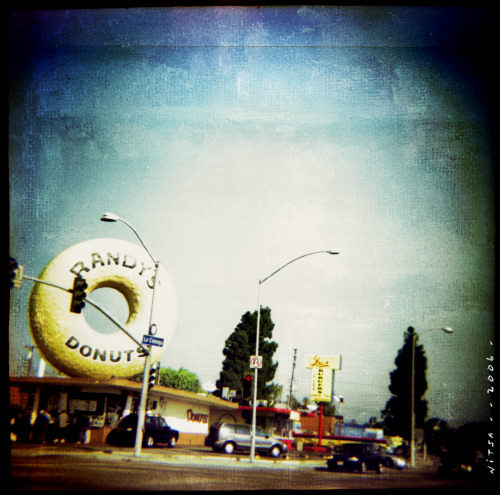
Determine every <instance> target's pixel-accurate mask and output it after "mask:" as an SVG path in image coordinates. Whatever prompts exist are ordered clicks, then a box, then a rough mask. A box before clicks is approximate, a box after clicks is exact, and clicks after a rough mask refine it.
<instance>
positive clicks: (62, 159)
mask: <svg viewBox="0 0 500 495" xmlns="http://www.w3.org/2000/svg"><path fill="white" fill-rule="evenodd" d="M488 14H489V12H488V11H487V10H483V9H473V8H467V9H466V8H456V9H451V8H437V7H345V8H339V7H293V6H290V7H276V8H271V7H266V8H260V9H257V8H254V7H248V8H241V7H221V8H171V9H123V10H120V9H117V10H113V9H111V10H106V9H103V10H88V11H81V10H74V11H62V10H61V11H46V12H31V13H30V12H23V13H18V14H14V15H13V16H12V17H11V23H10V29H11V31H10V55H11V58H10V95H9V96H10V98H9V100H10V134H9V138H10V142H9V143H10V207H11V209H10V228H11V236H10V252H11V255H13V256H15V257H16V258H17V259H18V260H19V261H20V262H21V263H23V264H24V265H25V267H26V268H25V270H26V273H28V274H30V275H32V276H36V275H37V274H38V273H39V272H40V271H41V270H42V269H43V267H44V266H45V265H46V264H47V263H48V262H49V261H50V260H51V259H52V258H54V257H55V256H56V255H57V254H58V253H59V252H61V251H62V250H63V249H65V248H67V247H69V246H71V245H73V244H76V243H78V242H81V241H84V240H87V239H92V238H100V237H117V238H122V239H125V240H131V241H135V239H134V237H133V234H132V233H131V232H130V230H128V229H127V227H126V226H125V225H122V224H105V223H102V222H99V218H100V216H101V214H102V213H103V212H104V211H113V212H115V213H117V214H118V215H120V216H121V217H123V218H125V219H127V220H128V221H129V222H130V223H132V224H133V225H134V226H135V227H136V228H137V230H138V231H139V232H140V233H141V236H142V237H143V238H144V239H145V240H146V242H147V244H148V246H149V247H150V250H151V251H152V252H153V253H155V255H156V256H157V257H158V258H159V259H160V260H161V261H162V265H163V266H164V268H165V269H166V270H167V272H168V273H169V275H170V277H171V279H172V281H173V283H174V286H175V288H176V292H177V296H178V300H179V320H178V325H177V329H176V333H175V336H174V338H173V340H172V342H170V343H168V346H167V347H166V352H165V354H164V357H163V359H162V364H163V365H164V366H172V367H174V368H178V367H180V366H183V367H185V368H188V369H190V370H191V371H193V372H195V373H197V374H198V376H199V377H200V379H201V380H202V381H203V382H206V381H212V382H215V380H216V379H217V378H218V374H219V371H220V368H221V363H222V359H223V355H222V349H223V346H224V341H225V339H226V338H227V337H228V336H229V334H230V333H231V332H232V331H233V329H234V327H235V326H236V325H237V324H238V322H239V320H240V317H241V315H242V314H243V313H244V312H246V311H248V310H255V309H256V306H257V288H258V280H259V279H262V278H264V277H265V276H267V275H269V274H270V273H271V272H273V271H274V270H275V269H277V268H278V267H279V266H281V265H282V264H284V263H286V262H287V261H289V260H291V259H293V258H295V257H296V256H300V255H302V254H304V253H307V252H312V251H318V250H323V249H333V250H335V251H339V252H340V253H341V254H340V255H339V256H334V257H330V256H327V255H315V256H311V257H308V258H306V259H304V260H300V261H298V262H297V263H294V264H293V265H291V266H290V267H287V269H286V271H285V270H283V272H280V274H279V275H277V276H276V277H273V278H272V279H271V280H269V281H268V282H266V283H265V284H264V285H263V286H262V299H261V302H262V304H263V305H266V306H269V307H271V309H272V318H273V321H274V322H275V324H276V327H275V331H274V335H273V338H274V340H276V341H277V342H278V344H279V349H278V352H277V355H276V358H277V360H278V361H279V363H280V365H279V368H278V372H277V376H276V381H277V382H278V383H280V384H282V385H283V387H284V394H283V395H284V396H283V399H284V400H286V394H287V391H288V389H289V383H290V377H291V368H292V359H293V349H294V348H297V349H298V351H297V368H296V371H295V381H294V389H295V394H296V396H297V397H298V398H299V399H302V398H303V397H305V396H307V395H308V394H309V387H310V370H306V369H305V366H304V362H305V356H306V355H307V354H311V353H312V354H314V353H327V354H340V355H342V362H343V368H342V370H340V371H338V372H337V373H336V376H335V392H336V393H337V394H340V395H342V396H343V397H344V399H345V402H344V405H343V411H342V412H343V414H345V416H346V417H347V418H348V419H350V418H356V419H358V420H361V421H363V420H367V419H368V418H369V417H371V416H377V415H379V412H380V410H381V409H383V407H384V406H385V403H386V401H387V399H388V398H389V392H388V389H387V387H388V384H389V373H390V371H391V370H392V369H393V368H394V358H395V357H396V354H397V351H398V349H399V348H400V347H401V346H402V344H403V334H404V331H405V330H406V328H407V327H408V326H409V325H412V326H414V327H415V328H416V329H417V331H418V332H422V334H421V343H423V344H424V347H425V349H426V351H427V356H428V359H429V363H428V365H429V372H428V379H429V390H428V393H427V399H428V400H429V409H430V413H431V415H437V416H440V417H443V418H445V419H449V420H450V421H452V422H456V423H460V422H462V421H467V420H476V419H487V418H489V413H490V410H489V402H488V399H489V398H488V396H487V394H486V392H485V390H486V389H487V385H488V383H487V368H486V366H485V363H486V361H485V358H486V357H488V356H489V355H490V354H491V349H492V346H491V345H490V340H492V339H493V259H494V255H493V252H494V247H493V242H494V218H493V172H492V170H493V159H492V150H491V141H490V131H491V129H490V127H489V121H488V113H487V98H486V92H485V90H486V86H485V80H486V75H487V74H486V73H485V72H484V66H483V65H482V64H481V61H480V59H479V58H478V57H476V53H477V51H475V49H476V47H477V46H481V42H482V41H483V40H482V38H481V34H482V33H484V32H485V31H486V29H487V27H488V26H487V18H488ZM30 289H31V287H30V283H28V282H25V283H24V284H23V287H22V288H21V289H18V290H16V291H15V292H14V293H13V296H12V303H11V306H12V308H11V317H12V318H11V330H10V350H9V355H10V359H11V372H14V373H19V372H21V371H22V370H23V369H24V364H25V361H24V357H25V350H24V345H29V344H30V343H31V337H30V333H29V329H28V322H27V318H26V304H27V301H28V298H29V292H30ZM96 296H97V294H96ZM108 297H111V296H110V295H109V294H108ZM110 304H112V305H114V304H116V305H117V306H119V304H120V303H119V302H111V303H110ZM119 310H120V309H119V308H117V311H119ZM88 311H91V310H89V309H88V308H87V309H86V310H85V312H86V317H87V318H88V319H89V320H90V319H92V318H93V316H92V315H91V314H88V315H87V312H88ZM92 321H98V320H92ZM98 324H99V323H96V325H98ZM441 326H451V327H453V328H454V329H455V332H454V334H452V335H445V334H444V333H441V332H439V331H436V330H435V329H436V328H439V327H441ZM427 330H428V331H427ZM20 370H21V371H20ZM464 397H467V400H464Z"/></svg>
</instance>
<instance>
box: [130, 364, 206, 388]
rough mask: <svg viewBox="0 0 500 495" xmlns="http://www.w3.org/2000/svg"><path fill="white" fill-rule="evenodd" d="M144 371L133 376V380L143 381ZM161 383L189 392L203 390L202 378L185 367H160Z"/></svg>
mask: <svg viewBox="0 0 500 495" xmlns="http://www.w3.org/2000/svg"><path fill="white" fill-rule="evenodd" d="M142 376H143V373H139V374H138V375H136V376H134V377H133V378H131V380H134V381H137V382H142ZM159 385H163V386H164V387H170V388H175V389H178V390H187V391H189V392H201V390H202V389H201V386H200V379H199V378H198V376H197V375H196V374H195V373H193V372H192V371H189V370H187V369H185V368H182V367H181V368H179V369H178V370H174V369H173V368H160V379H159Z"/></svg>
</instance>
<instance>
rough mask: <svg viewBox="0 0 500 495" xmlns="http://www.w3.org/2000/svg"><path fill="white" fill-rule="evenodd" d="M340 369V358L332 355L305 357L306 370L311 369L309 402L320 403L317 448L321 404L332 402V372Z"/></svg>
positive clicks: (321, 411) (320, 429)
mask: <svg viewBox="0 0 500 495" xmlns="http://www.w3.org/2000/svg"><path fill="white" fill-rule="evenodd" d="M340 367H341V356H335V355H333V354H328V355H324V354H312V355H308V356H306V368H307V369H312V380H311V400H312V401H314V402H319V403H320V428H319V438H318V446H321V439H322V436H323V432H322V426H323V425H322V423H323V404H321V403H322V402H330V401H331V400H332V383H333V373H334V370H339V369H340Z"/></svg>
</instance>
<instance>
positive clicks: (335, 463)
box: [326, 443, 384, 473]
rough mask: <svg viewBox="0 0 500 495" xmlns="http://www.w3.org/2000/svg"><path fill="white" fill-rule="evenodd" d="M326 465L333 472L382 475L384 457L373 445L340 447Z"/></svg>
mask: <svg viewBox="0 0 500 495" xmlns="http://www.w3.org/2000/svg"><path fill="white" fill-rule="evenodd" d="M326 463H327V465H328V469H330V470H331V471H338V470H347V471H358V472H360V473H365V472H366V471H368V470H371V471H376V472H377V473H381V472H383V470H384V456H383V455H382V454H381V452H380V450H379V446H378V445H376V444H372V443H345V444H342V445H339V446H338V447H336V449H335V452H334V454H333V455H332V456H331V457H330V458H329V459H328V460H327V461H326Z"/></svg>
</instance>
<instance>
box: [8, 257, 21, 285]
mask: <svg viewBox="0 0 500 495" xmlns="http://www.w3.org/2000/svg"><path fill="white" fill-rule="evenodd" d="M23 272H24V266H23V265H20V264H19V263H18V262H17V260H16V259H15V258H12V257H9V287H10V288H11V289H12V288H13V287H15V288H16V289H19V287H21V282H22V280H23Z"/></svg>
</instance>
